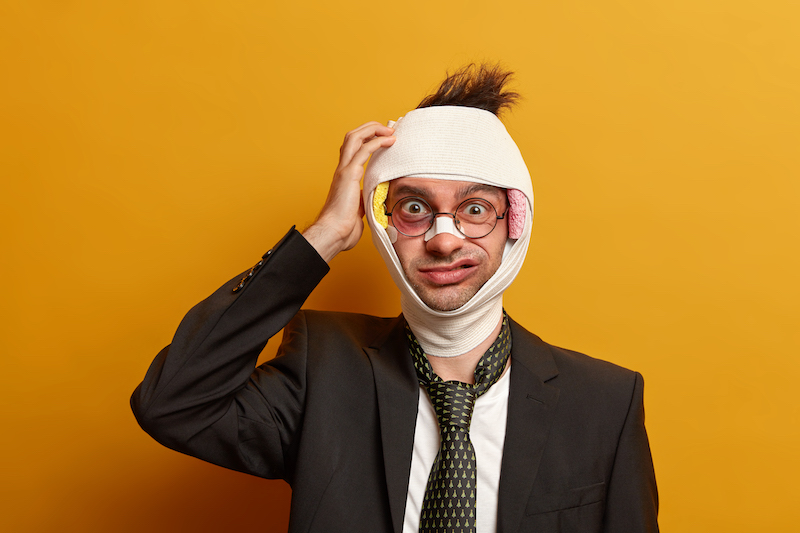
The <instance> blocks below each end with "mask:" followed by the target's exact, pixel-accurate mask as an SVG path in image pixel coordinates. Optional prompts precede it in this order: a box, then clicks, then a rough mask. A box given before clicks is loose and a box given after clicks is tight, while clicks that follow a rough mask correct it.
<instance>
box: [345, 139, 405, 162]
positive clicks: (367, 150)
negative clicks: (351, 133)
mask: <svg viewBox="0 0 800 533" xmlns="http://www.w3.org/2000/svg"><path fill="white" fill-rule="evenodd" d="M396 140H397V137H375V138H374V139H372V140H370V141H367V142H365V143H364V144H362V145H361V148H360V149H359V150H358V151H357V152H356V153H355V154H353V157H352V158H351V160H350V165H357V166H358V167H363V166H364V164H365V163H366V162H367V160H368V159H369V156H371V155H372V154H374V153H375V152H376V151H377V150H378V148H388V147H389V146H391V145H393V144H394V142H395V141H396Z"/></svg>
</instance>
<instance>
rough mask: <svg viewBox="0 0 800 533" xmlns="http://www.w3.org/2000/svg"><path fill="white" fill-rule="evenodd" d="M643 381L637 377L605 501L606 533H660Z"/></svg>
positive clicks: (638, 375)
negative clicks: (645, 413)
mask: <svg viewBox="0 0 800 533" xmlns="http://www.w3.org/2000/svg"><path fill="white" fill-rule="evenodd" d="M643 391H644V380H643V379H642V376H641V374H639V373H637V374H636V378H635V382H634V387H633V394H632V397H631V403H630V407H629V409H628V415H627V417H626V419H625V424H624V426H623V428H622V432H621V434H620V438H619V443H618V445H617V452H616V457H615V459H614V467H613V471H612V473H611V478H610V481H609V485H608V493H607V497H606V512H605V518H604V522H605V527H604V531H605V532H606V533H654V532H657V531H658V520H657V519H658V492H657V490H656V478H655V472H654V469H653V460H652V457H651V454H650V445H649V443H648V440H647V432H646V431H645V427H644V401H643Z"/></svg>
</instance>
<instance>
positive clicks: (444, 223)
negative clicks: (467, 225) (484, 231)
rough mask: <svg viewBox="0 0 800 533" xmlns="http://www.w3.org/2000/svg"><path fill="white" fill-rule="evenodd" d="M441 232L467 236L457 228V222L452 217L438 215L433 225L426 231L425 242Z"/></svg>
mask: <svg viewBox="0 0 800 533" xmlns="http://www.w3.org/2000/svg"><path fill="white" fill-rule="evenodd" d="M440 233H451V234H453V235H455V236H456V237H458V238H459V239H464V238H465V237H464V236H463V235H462V234H461V232H460V231H458V229H456V223H455V221H454V220H453V219H452V218H451V217H436V218H434V219H433V226H431V229H429V230H428V231H427V233H425V242H428V241H429V240H431V239H433V238H434V237H436V236H437V235H439V234H440Z"/></svg>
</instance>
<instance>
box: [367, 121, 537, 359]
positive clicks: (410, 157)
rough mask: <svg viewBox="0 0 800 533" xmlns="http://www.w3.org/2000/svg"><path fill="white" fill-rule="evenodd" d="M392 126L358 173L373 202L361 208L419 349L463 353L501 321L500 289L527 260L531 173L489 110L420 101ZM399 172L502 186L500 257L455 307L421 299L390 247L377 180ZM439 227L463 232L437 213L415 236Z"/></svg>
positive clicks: (392, 239) (444, 354) (391, 234)
mask: <svg viewBox="0 0 800 533" xmlns="http://www.w3.org/2000/svg"><path fill="white" fill-rule="evenodd" d="M390 126H393V127H394V128H395V137H396V138H397V140H396V141H395V143H394V145H392V146H391V147H389V148H381V149H379V150H378V151H376V152H375V153H374V154H373V155H372V158H371V160H370V162H369V166H368V167H367V171H366V174H365V176H364V190H363V195H364V205H365V206H372V207H373V209H367V210H366V211H367V212H366V216H367V223H368V224H369V226H370V230H371V233H372V241H373V243H374V244H375V247H376V248H377V249H378V252H379V253H380V254H381V257H382V258H383V260H384V262H386V265H387V267H388V268H389V273H390V274H391V276H392V279H393V280H394V282H395V284H396V285H397V287H398V288H399V289H400V293H401V296H400V305H401V307H402V308H403V315H404V316H405V318H406V320H407V321H408V324H409V326H410V327H411V331H413V332H414V335H415V336H416V337H417V340H418V341H419V343H420V345H421V346H422V348H423V349H424V350H425V353H426V354H429V355H434V356H438V357H455V356H458V355H462V354H464V353H466V352H468V351H469V350H471V349H473V348H475V347H476V346H478V345H479V344H480V343H481V342H483V341H484V340H486V338H487V337H488V336H489V335H490V334H491V333H492V331H493V330H494V328H495V327H497V324H498V323H500V320H502V316H503V292H504V291H505V290H506V289H507V288H508V287H509V285H511V282H512V281H514V278H515V277H516V276H517V274H518V273H519V271H520V269H521V268H522V263H523V262H524V260H525V254H526V253H527V251H528V243H529V242H530V235H531V227H532V219H533V186H532V184H531V178H530V173H529V172H528V168H527V166H526V165H525V161H524V160H523V159H522V155H521V154H520V152H519V149H518V148H517V145H516V144H515V143H514V140H513V139H512V138H511V136H510V135H509V134H508V132H507V131H506V129H505V126H503V123H502V122H500V120H499V119H498V118H497V117H496V116H495V115H494V114H493V113H491V112H489V111H484V110H482V109H477V108H472V107H461V106H436V107H426V108H422V109H415V110H413V111H410V112H409V113H407V114H406V115H405V116H404V117H402V118H401V119H398V121H397V122H396V123H394V124H391V123H390ZM403 177H414V178H430V179H439V180H454V181H470V182H476V183H483V184H486V185H491V186H494V187H500V188H503V189H508V199H509V205H510V207H509V214H508V215H507V218H508V225H509V240H508V243H507V244H506V249H505V253H504V255H503V260H502V263H501V264H500V267H499V268H498V269H497V271H496V272H495V273H494V275H493V276H492V277H491V278H489V280H488V281H487V282H486V283H485V284H484V285H483V287H481V288H480V290H479V291H478V292H477V293H476V294H475V295H474V296H473V297H472V299H470V300H469V301H468V302H467V303H466V304H464V305H463V306H461V307H459V308H458V309H456V310H454V311H435V310H433V309H431V308H430V307H428V306H427V305H426V304H425V303H424V302H423V301H422V300H421V299H420V297H419V296H418V295H417V293H416V291H414V289H413V288H412V287H411V285H410V284H409V283H408V280H407V279H406V276H405V273H404V272H403V268H402V266H401V264H400V260H399V259H398V257H397V254H396V253H395V251H394V247H393V246H392V243H393V242H395V241H396V239H397V233H396V230H394V228H393V227H392V226H391V225H388V221H387V220H386V216H385V214H384V211H383V202H384V200H385V199H386V186H381V187H378V185H380V184H382V183H386V182H389V181H391V180H393V179H397V178H403ZM376 188H377V191H376ZM448 220H449V221H450V225H449V226H448V222H447V221H448ZM495 231H496V230H495ZM441 232H447V233H453V234H454V235H458V236H459V237H462V238H463V235H461V234H460V232H459V231H458V230H457V229H456V228H455V225H454V224H453V221H452V218H451V217H448V216H440V217H437V218H436V219H435V221H434V225H433V227H431V229H430V230H429V231H428V233H426V234H425V235H424V237H419V238H424V239H425V241H426V242H427V241H428V240H430V239H432V238H433V237H434V236H435V235H436V234H438V233H441Z"/></svg>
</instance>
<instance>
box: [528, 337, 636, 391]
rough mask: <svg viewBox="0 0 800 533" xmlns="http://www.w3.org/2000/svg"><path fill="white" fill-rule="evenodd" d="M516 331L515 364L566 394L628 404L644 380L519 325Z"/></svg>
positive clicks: (623, 369) (630, 372) (625, 369)
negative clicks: (547, 340) (563, 346)
mask: <svg viewBox="0 0 800 533" xmlns="http://www.w3.org/2000/svg"><path fill="white" fill-rule="evenodd" d="M512 331H513V333H514V337H513V342H514V345H513V348H512V350H513V351H512V354H513V357H514V363H515V364H521V365H523V366H525V367H526V368H528V369H529V370H531V372H533V373H534V374H535V375H536V376H537V377H538V378H539V379H541V380H542V381H543V382H546V383H548V385H552V386H555V387H557V388H559V389H560V390H561V394H562V395H566V396H568V397H574V398H576V399H582V400H584V401H597V402H603V403H608V402H612V403H617V402H619V403H622V404H627V403H628V402H630V401H631V399H632V396H633V394H634V392H635V390H636V389H639V390H641V387H642V384H643V381H642V377H641V375H640V374H639V373H638V372H635V371H633V370H630V369H627V368H624V367H622V366H619V365H617V364H614V363H611V362H609V361H605V360H603V359H598V358H596V357H591V356H589V355H586V354H584V353H581V352H578V351H575V350H570V349H567V348H562V347H560V346H555V345H553V344H550V343H547V342H545V341H543V340H542V339H541V338H539V337H538V336H536V335H534V334H533V333H531V332H529V331H528V330H526V329H525V328H523V327H522V326H520V325H519V324H516V327H515V328H514V329H512Z"/></svg>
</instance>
